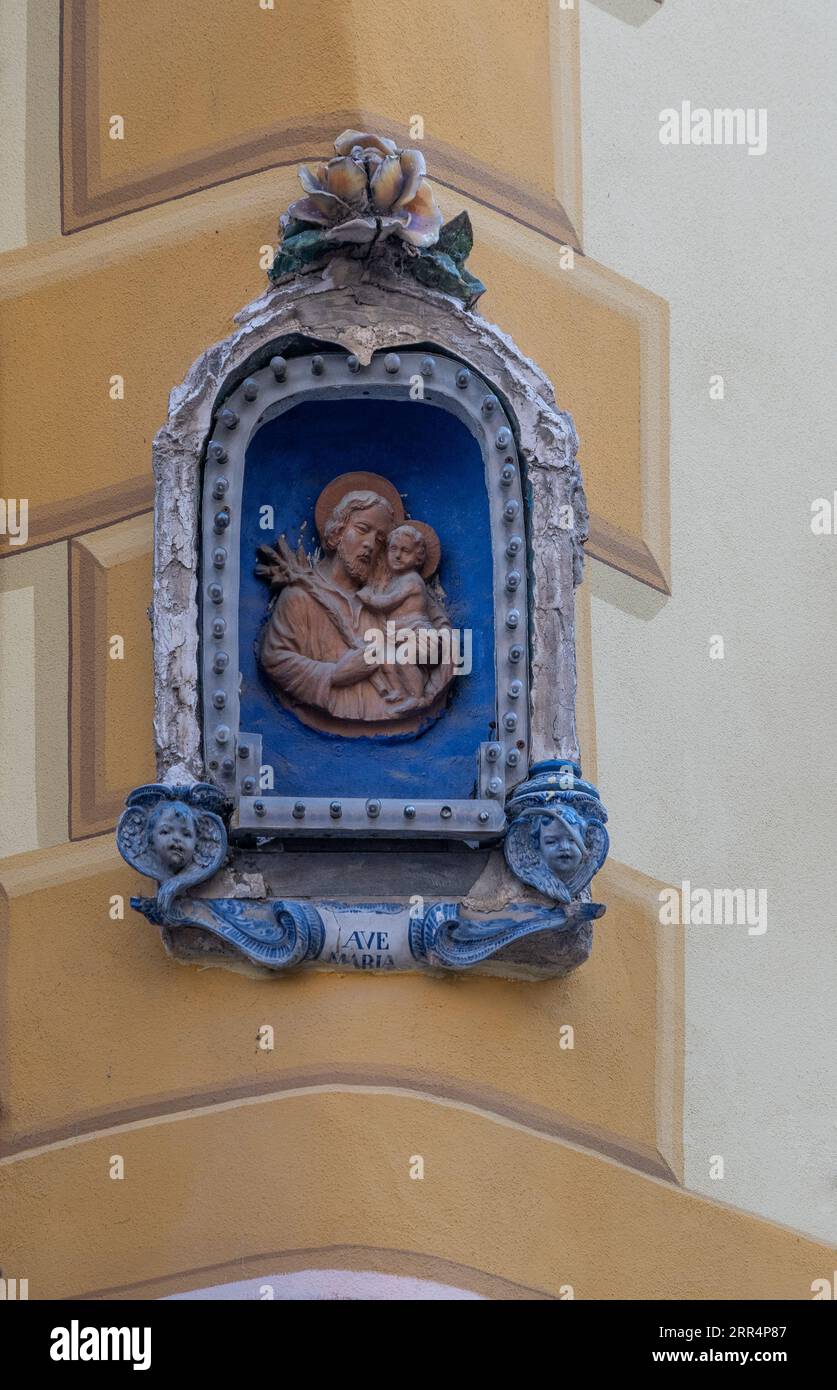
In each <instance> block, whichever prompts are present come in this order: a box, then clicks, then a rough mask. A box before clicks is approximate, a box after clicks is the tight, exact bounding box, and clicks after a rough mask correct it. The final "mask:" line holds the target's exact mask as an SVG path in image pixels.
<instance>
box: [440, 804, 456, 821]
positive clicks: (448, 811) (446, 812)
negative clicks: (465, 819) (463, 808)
mask: <svg viewBox="0 0 837 1390" xmlns="http://www.w3.org/2000/svg"><path fill="white" fill-rule="evenodd" d="M439 815H440V816H441V817H442V820H450V818H451V816H452V815H453V808H452V807H451V806H443V807H442V808H441V810H440V811H439Z"/></svg>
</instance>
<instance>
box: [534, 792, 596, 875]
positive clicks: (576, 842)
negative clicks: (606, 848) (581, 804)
mask: <svg viewBox="0 0 837 1390" xmlns="http://www.w3.org/2000/svg"><path fill="white" fill-rule="evenodd" d="M586 848H587V847H586V844H585V840H584V823H583V821H582V820H581V817H580V816H577V815H576V813H575V811H573V810H571V808H570V807H569V806H566V807H564V808H562V810H561V811H554V812H553V813H552V814H551V815H546V816H543V817H542V819H541V821H540V823H539V827H538V849H539V850H540V852H541V858H542V859H543V862H544V864H545V865H546V867H547V868H548V869H549V871H550V873H552V874H554V875H555V877H556V878H557V879H559V880H560V881H561V882H562V883H563V882H565V881H566V880H567V879H570V878H572V876H573V874H575V873H576V871H577V869H578V866H579V864H580V863H581V861H582V859H583V858H584V853H585V850H586Z"/></svg>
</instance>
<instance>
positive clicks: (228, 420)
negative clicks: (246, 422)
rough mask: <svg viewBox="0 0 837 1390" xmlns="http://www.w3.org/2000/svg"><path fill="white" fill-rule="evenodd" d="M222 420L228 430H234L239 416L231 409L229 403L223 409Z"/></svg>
mask: <svg viewBox="0 0 837 1390" xmlns="http://www.w3.org/2000/svg"><path fill="white" fill-rule="evenodd" d="M221 420H222V423H223V424H225V425H226V427H227V429H228V430H234V429H235V427H236V425H237V424H238V416H237V415H236V413H235V411H234V410H230V407H229V406H228V405H225V406H224V409H223V410H222V411H221Z"/></svg>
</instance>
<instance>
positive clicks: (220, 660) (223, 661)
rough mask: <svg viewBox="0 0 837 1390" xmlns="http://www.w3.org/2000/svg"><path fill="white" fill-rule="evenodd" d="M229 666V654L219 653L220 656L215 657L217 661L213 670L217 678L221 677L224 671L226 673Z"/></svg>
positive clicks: (213, 664) (214, 662)
mask: <svg viewBox="0 0 837 1390" xmlns="http://www.w3.org/2000/svg"><path fill="white" fill-rule="evenodd" d="M229 664H230V659H229V657H228V656H227V653H226V652H218V654H217V655H216V657H215V660H214V661H213V663H212V669H213V671H214V672H215V674H216V676H220V674H221V672H222V671H226V669H227V667H228V666H229Z"/></svg>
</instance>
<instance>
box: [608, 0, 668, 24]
mask: <svg viewBox="0 0 837 1390" xmlns="http://www.w3.org/2000/svg"><path fill="white" fill-rule="evenodd" d="M662 3H663V0H591V4H593V5H598V7H599V9H600V10H606V11H607V13H608V14H612V15H613V16H614V18H615V19H624V21H625V23H626V24H634V25H637V26H638V25H640V24H644V23H645V22H646V20H648V19H651V17H652V15H655V14H659V13H660V6H661V5H662Z"/></svg>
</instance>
